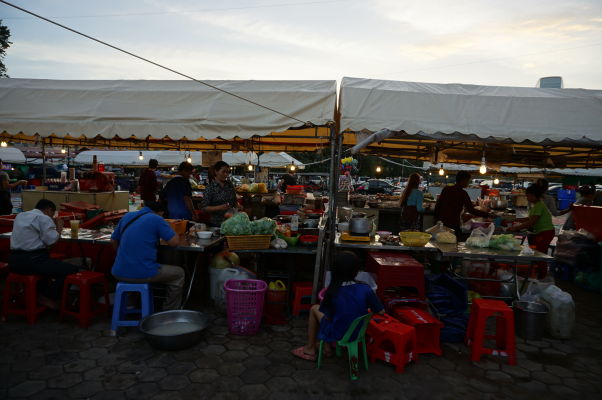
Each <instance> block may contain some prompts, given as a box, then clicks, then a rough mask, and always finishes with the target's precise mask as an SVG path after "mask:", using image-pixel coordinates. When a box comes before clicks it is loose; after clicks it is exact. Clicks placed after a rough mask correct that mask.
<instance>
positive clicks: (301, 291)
mask: <svg viewBox="0 0 602 400" xmlns="http://www.w3.org/2000/svg"><path fill="white" fill-rule="evenodd" d="M312 290H313V286H312V283H311V282H294V283H293V296H294V297H293V310H292V314H293V315H294V316H298V315H299V313H300V312H301V311H308V310H309V309H310V308H311V306H312V304H311V299H310V301H309V302H307V303H304V302H303V300H304V299H307V297H310V298H311V294H312Z"/></svg>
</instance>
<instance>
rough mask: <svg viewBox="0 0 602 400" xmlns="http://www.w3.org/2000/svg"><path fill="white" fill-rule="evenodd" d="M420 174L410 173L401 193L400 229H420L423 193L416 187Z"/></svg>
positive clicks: (418, 183)
mask: <svg viewBox="0 0 602 400" xmlns="http://www.w3.org/2000/svg"><path fill="white" fill-rule="evenodd" d="M420 179H421V177H420V175H418V174H417V173H413V174H412V175H410V178H409V179H408V182H407V183H406V187H405V189H404V191H403V193H402V195H401V201H400V204H399V206H400V207H401V230H402V231H404V230H416V231H421V230H422V218H420V217H421V216H420V214H421V213H423V212H424V208H423V207H422V201H423V194H422V192H421V191H420V190H419V189H418V186H419V185H420Z"/></svg>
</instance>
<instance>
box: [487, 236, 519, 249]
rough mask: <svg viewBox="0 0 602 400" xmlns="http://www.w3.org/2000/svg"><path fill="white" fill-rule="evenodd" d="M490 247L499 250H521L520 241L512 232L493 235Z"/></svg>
mask: <svg viewBox="0 0 602 400" xmlns="http://www.w3.org/2000/svg"><path fill="white" fill-rule="evenodd" d="M489 247H491V248H492V249H498V250H516V251H518V250H520V248H521V247H520V241H518V240H517V239H515V238H514V235H512V234H505V235H493V236H491V239H490V240H489Z"/></svg>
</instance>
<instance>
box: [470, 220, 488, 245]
mask: <svg viewBox="0 0 602 400" xmlns="http://www.w3.org/2000/svg"><path fill="white" fill-rule="evenodd" d="M494 230H495V225H494V224H489V226H488V227H487V228H484V227H479V228H475V229H473V230H472V233H471V234H470V236H469V237H468V240H466V244H467V245H468V246H471V247H489V240H490V239H491V235H493V231H494Z"/></svg>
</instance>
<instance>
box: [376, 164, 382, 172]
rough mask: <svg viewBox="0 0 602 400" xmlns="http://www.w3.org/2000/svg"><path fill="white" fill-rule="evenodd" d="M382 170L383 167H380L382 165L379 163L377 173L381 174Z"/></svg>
mask: <svg viewBox="0 0 602 400" xmlns="http://www.w3.org/2000/svg"><path fill="white" fill-rule="evenodd" d="M382 170H383V169H382V168H381V167H380V165H379V166H378V167H376V172H377V173H379V174H380V172H381V171H382Z"/></svg>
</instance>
